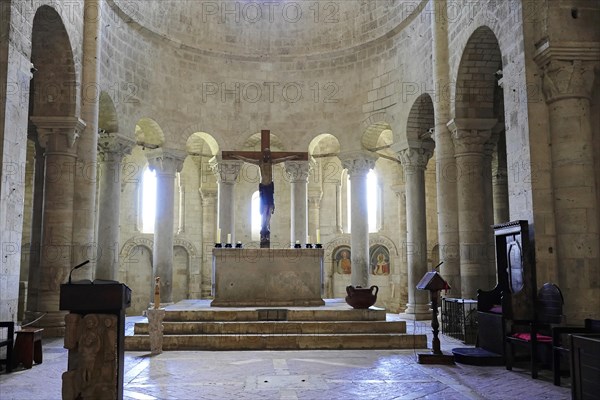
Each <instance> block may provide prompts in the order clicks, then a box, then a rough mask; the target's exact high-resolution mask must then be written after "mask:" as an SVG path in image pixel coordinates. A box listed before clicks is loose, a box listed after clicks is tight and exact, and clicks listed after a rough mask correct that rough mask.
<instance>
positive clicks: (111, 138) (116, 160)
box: [96, 133, 135, 280]
mask: <svg viewBox="0 0 600 400" xmlns="http://www.w3.org/2000/svg"><path fill="white" fill-rule="evenodd" d="M134 145H135V142H134V141H133V140H131V139H128V138H125V137H123V136H120V135H118V134H116V133H105V134H102V135H101V136H100V138H99V139H98V160H99V164H100V166H99V169H100V176H99V187H98V190H99V192H98V252H97V257H98V261H97V263H96V278H99V279H109V280H117V273H118V271H119V232H120V229H119V227H120V224H119V216H120V212H119V211H120V204H121V162H122V161H123V157H124V156H125V155H126V154H129V153H131V149H132V148H133V146H134Z"/></svg>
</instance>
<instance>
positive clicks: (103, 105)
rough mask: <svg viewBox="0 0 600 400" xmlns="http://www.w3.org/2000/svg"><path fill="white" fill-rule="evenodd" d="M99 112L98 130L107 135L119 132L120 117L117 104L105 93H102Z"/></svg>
mask: <svg viewBox="0 0 600 400" xmlns="http://www.w3.org/2000/svg"><path fill="white" fill-rule="evenodd" d="M98 111H99V112H98V130H100V131H104V132H106V133H116V132H119V117H118V115H117V110H116V108H115V103H114V101H113V99H112V98H111V97H110V95H109V94H108V93H107V92H105V91H102V92H100V100H99V103H98Z"/></svg>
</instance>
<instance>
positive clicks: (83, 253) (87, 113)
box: [72, 0, 103, 278]
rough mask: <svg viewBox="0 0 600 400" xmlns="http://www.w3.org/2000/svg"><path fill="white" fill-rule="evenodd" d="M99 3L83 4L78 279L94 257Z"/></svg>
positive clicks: (76, 237)
mask: <svg viewBox="0 0 600 400" xmlns="http://www.w3.org/2000/svg"><path fill="white" fill-rule="evenodd" d="M100 3H101V0H85V2H84V15H83V21H84V22H85V23H84V24H83V43H82V50H83V53H82V59H81V63H82V68H81V88H82V89H81V119H82V120H83V121H84V122H85V124H86V126H85V130H84V131H83V132H82V134H81V137H80V138H79V139H78V140H77V150H76V151H77V163H78V168H77V170H78V172H77V174H76V175H75V193H74V194H75V201H74V203H73V233H72V236H73V263H74V264H79V263H80V262H82V261H85V260H86V259H90V260H91V261H92V263H91V265H90V266H89V267H86V268H83V269H81V270H79V271H80V272H79V275H78V276H81V277H87V278H91V277H92V273H93V269H94V264H95V262H96V257H97V254H95V252H96V249H95V244H96V239H95V234H96V211H97V208H96V186H97V182H96V177H97V172H96V166H97V157H96V155H97V153H96V149H97V144H98V113H99V107H98V104H99V101H100V86H101V85H100V68H99V67H100V43H102V30H101V25H102V21H103V18H102V12H101V11H102V7H101V4H100Z"/></svg>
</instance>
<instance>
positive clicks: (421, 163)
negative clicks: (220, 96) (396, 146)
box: [397, 140, 435, 173]
mask: <svg viewBox="0 0 600 400" xmlns="http://www.w3.org/2000/svg"><path fill="white" fill-rule="evenodd" d="M434 147H435V145H434V143H433V140H431V142H429V141H428V142H425V143H423V144H422V146H420V147H407V148H405V149H402V150H400V151H398V153H397V154H398V159H399V160H400V163H401V164H402V168H404V172H405V173H406V172H408V171H411V170H416V169H420V170H425V168H426V167H427V163H428V162H429V159H430V158H431V156H433V149H434Z"/></svg>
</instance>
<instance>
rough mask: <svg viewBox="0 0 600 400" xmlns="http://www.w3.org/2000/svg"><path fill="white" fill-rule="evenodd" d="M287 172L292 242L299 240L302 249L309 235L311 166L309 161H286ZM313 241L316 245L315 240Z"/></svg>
mask: <svg viewBox="0 0 600 400" xmlns="http://www.w3.org/2000/svg"><path fill="white" fill-rule="evenodd" d="M285 172H286V174H287V176H288V178H289V180H290V184H291V186H290V192H291V193H290V197H291V199H292V204H291V207H290V211H291V215H290V218H291V232H290V242H291V243H296V241H297V240H299V241H300V244H301V245H302V247H304V246H305V245H306V238H307V235H308V199H307V193H306V191H307V186H308V174H309V172H310V165H309V163H308V161H286V162H285ZM311 241H312V242H313V243H314V238H313V239H311Z"/></svg>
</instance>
